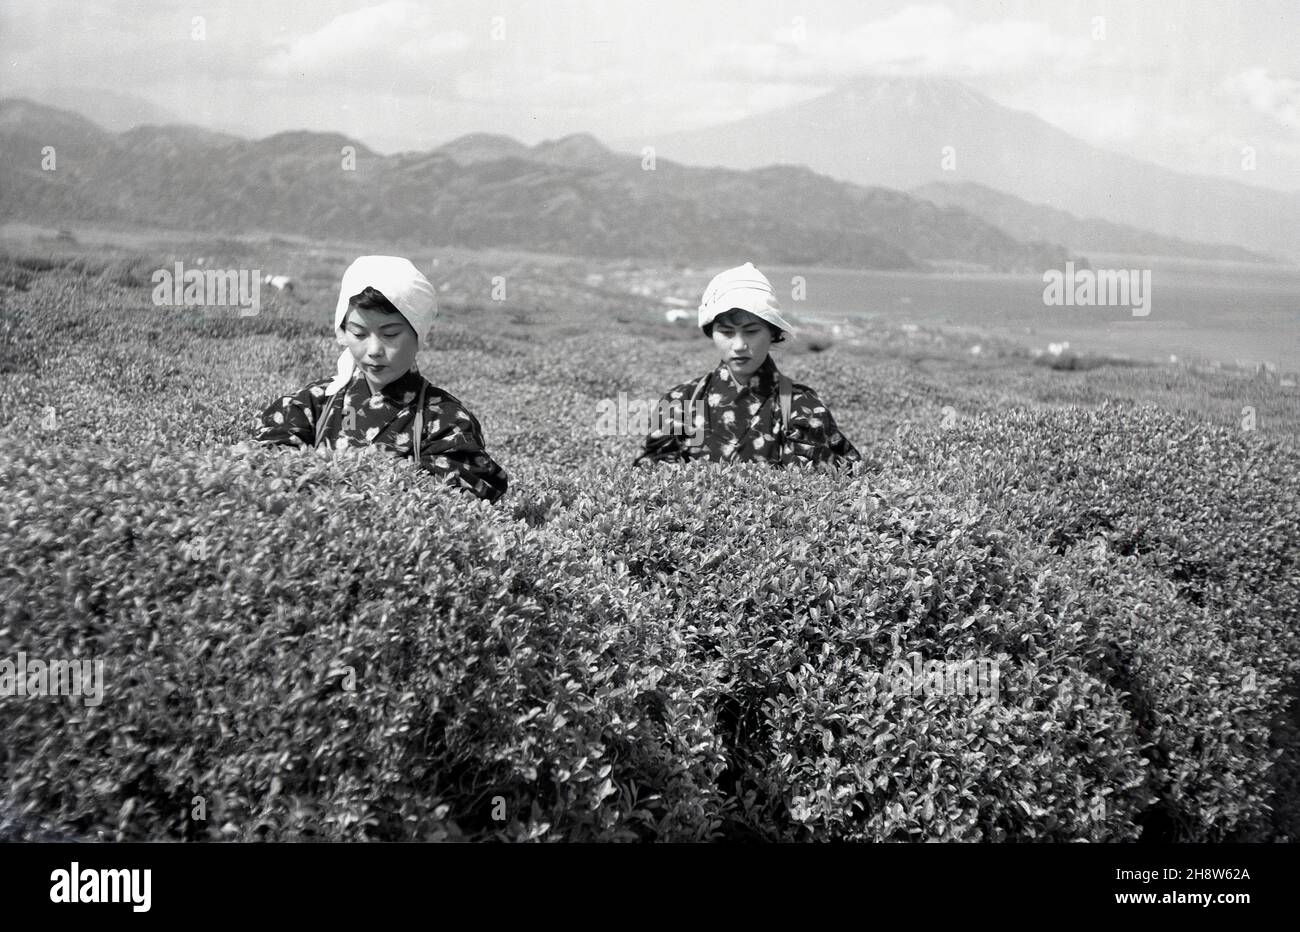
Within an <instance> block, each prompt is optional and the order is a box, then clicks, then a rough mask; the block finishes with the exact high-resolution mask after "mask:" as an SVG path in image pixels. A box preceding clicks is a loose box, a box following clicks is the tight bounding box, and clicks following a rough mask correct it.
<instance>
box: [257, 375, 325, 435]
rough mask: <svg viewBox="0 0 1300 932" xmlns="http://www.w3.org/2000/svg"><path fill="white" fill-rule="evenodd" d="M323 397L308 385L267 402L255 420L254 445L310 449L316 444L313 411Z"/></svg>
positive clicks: (318, 390) (322, 391)
mask: <svg viewBox="0 0 1300 932" xmlns="http://www.w3.org/2000/svg"><path fill="white" fill-rule="evenodd" d="M324 394H325V391H324V389H323V388H322V387H320V386H319V385H308V386H307V387H306V388H303V389H300V390H298V391H296V392H294V393H293V394H292V395H283V396H281V397H280V398H278V399H277V400H275V401H273V402H271V403H270V404H269V405H267V407H266V410H265V411H263V412H262V415H261V417H260V418H259V419H258V423H257V426H256V428H255V430H254V433H253V440H254V442H256V443H260V444H263V445H266V446H291V447H300V448H301V447H311V446H313V445H314V444H315V442H316V416H317V407H318V406H319V404H320V401H319V399H320V398H321V397H323V396H324Z"/></svg>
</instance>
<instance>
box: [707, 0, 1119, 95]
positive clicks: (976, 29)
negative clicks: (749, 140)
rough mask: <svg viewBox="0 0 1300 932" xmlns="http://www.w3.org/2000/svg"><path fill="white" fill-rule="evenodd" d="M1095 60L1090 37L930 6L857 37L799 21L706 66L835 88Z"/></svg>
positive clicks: (1069, 66) (717, 48) (863, 29)
mask: <svg viewBox="0 0 1300 932" xmlns="http://www.w3.org/2000/svg"><path fill="white" fill-rule="evenodd" d="M1093 54H1094V44H1093V42H1092V40H1091V38H1090V37H1089V36H1088V35H1087V34H1080V35H1077V36H1067V35H1063V34H1060V33H1057V32H1054V31H1053V30H1052V29H1051V28H1050V27H1049V26H1048V25H1046V24H1045V23H1041V22H1031V21H1028V20H1012V19H1007V20H1001V21H998V22H985V23H973V22H966V21H964V20H962V19H960V18H959V17H958V16H957V15H956V14H955V13H953V11H952V10H951V9H949V8H948V7H947V6H944V5H941V4H929V5H912V6H908V7H905V8H904V9H902V10H900V11H899V12H897V13H895V14H894V15H893V16H890V17H887V18H885V19H881V20H877V21H875V22H871V23H864V24H861V25H859V26H856V27H854V28H852V29H842V28H839V27H838V26H837V24H836V23H833V22H826V21H817V20H807V21H804V20H802V19H799V20H796V22H795V24H794V26H793V27H792V28H791V29H787V30H785V31H783V32H782V33H780V34H779V35H775V36H773V38H772V39H771V40H770V41H760V42H748V43H746V42H725V43H717V44H715V45H713V46H712V47H711V48H710V49H708V50H706V51H705V53H704V54H703V56H702V59H701V61H702V63H703V65H704V66H705V67H711V68H714V69H717V70H719V71H723V72H734V73H736V74H740V75H745V76H748V77H752V78H768V79H774V78H782V79H787V80H809V81H827V80H829V81H835V80H837V79H842V78H845V77H851V76H854V75H860V74H894V75H911V74H925V75H946V76H950V77H976V76H981V75H993V74H1011V73H1017V72H1036V73H1041V72H1043V71H1046V70H1055V71H1072V70H1075V69H1077V68H1079V67H1081V66H1082V65H1083V64H1084V63H1085V62H1086V61H1088V60H1089V58H1090V57H1091V56H1092V55H1093Z"/></svg>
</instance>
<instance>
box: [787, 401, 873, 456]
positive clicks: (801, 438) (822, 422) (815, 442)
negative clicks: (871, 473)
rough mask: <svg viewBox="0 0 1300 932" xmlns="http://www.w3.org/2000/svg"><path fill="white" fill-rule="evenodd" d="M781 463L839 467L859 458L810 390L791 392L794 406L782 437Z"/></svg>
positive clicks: (823, 405)
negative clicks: (793, 396)
mask: <svg viewBox="0 0 1300 932" xmlns="http://www.w3.org/2000/svg"><path fill="white" fill-rule="evenodd" d="M781 458H782V461H783V462H784V463H787V464H789V465H793V466H801V465H821V464H826V465H831V466H842V465H845V464H847V463H850V462H856V461H858V460H861V459H862V455H861V454H860V453H858V451H857V449H856V448H855V447H854V446H853V444H851V443H849V439H848V438H847V437H845V436H844V434H842V433H841V432H840V429H839V426H838V425H837V424H836V423H835V417H834V415H832V414H831V412H830V409H829V408H827V407H826V405H825V404H824V403H823V402H822V400H821V399H820V398H819V397H817V393H816V392H814V391H813V390H812V389H810V388H806V387H805V388H802V390H800V389H799V388H797V389H796V392H795V406H794V410H793V411H792V412H791V416H790V425H789V427H788V428H787V430H786V434H785V438H784V450H783V455H782V457H781Z"/></svg>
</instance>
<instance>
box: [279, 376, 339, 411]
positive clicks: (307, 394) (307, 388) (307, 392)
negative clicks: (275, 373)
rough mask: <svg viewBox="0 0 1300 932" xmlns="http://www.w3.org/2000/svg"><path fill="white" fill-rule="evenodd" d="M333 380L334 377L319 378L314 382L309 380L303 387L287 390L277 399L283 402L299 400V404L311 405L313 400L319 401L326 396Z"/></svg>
mask: <svg viewBox="0 0 1300 932" xmlns="http://www.w3.org/2000/svg"><path fill="white" fill-rule="evenodd" d="M332 381H334V380H333V379H332V378H324V379H317V380H316V381H314V382H308V383H307V384H306V385H303V386H302V387H301V388H298V389H295V390H294V391H291V392H285V393H284V394H282V395H280V396H279V398H278V399H277V400H278V402H279V403H281V404H283V403H286V402H298V403H299V404H305V405H307V406H309V407H310V406H311V405H312V404H313V402H315V403H319V402H320V400H321V399H323V398H324V397H325V389H326V388H327V387H328V386H329V384H330V382H332Z"/></svg>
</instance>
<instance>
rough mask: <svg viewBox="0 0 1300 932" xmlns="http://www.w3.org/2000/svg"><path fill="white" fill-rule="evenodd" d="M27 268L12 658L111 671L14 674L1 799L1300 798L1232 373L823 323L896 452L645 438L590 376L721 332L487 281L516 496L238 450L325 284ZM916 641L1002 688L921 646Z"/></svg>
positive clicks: (472, 335) (1273, 489)
mask: <svg viewBox="0 0 1300 932" xmlns="http://www.w3.org/2000/svg"><path fill="white" fill-rule="evenodd" d="M233 261H234V260H232V264H233ZM5 268H7V269H8V270H9V271H8V272H6V275H8V276H9V278H7V279H6V278H5V277H4V276H0V303H2V305H3V309H4V312H5V315H4V321H5V326H6V330H5V331H4V333H5V341H4V342H3V343H2V344H0V348H2V349H3V352H4V354H5V355H4V356H3V358H0V393H2V397H0V402H2V403H0V480H2V481H3V488H4V490H5V495H4V496H2V497H0V557H3V559H2V560H0V599H2V600H3V606H4V608H3V612H4V615H3V620H2V622H0V659H2V658H13V657H15V656H16V655H17V653H18V652H20V651H21V652H24V653H26V654H27V655H28V656H29V657H41V658H72V657H78V658H92V657H93V658H100V659H102V660H104V662H105V694H104V701H103V703H102V704H101V705H98V706H92V707H87V706H84V705H83V704H81V703H80V702H79V701H75V700H72V699H66V698H65V699H50V698H44V699H37V698H31V699H27V700H25V701H20V700H19V699H18V698H17V697H5V698H0V734H2V735H3V739H4V740H3V741H0V799H2V800H3V801H4V804H3V806H0V835H4V836H6V837H27V838H36V837H73V838H97V837H101V835H102V837H106V838H117V839H164V838H165V839H184V840H220V839H231V840H255V839H267V840H277V839H294V840H299V839H330V840H363V839H364V840H435V839H474V840H489V839H498V840H525V839H533V840H707V839H755V840H757V839H761V840H774V841H787V840H790V841H793V840H819V841H820V840H869V841H902V840H929V839H935V840H940V839H942V840H962V841H987V840H1016V841H1022V840H1043V841H1066V840H1092V841H1119V840H1135V839H1152V838H1154V839H1166V840H1178V841H1221V840H1263V839H1278V840H1286V839H1289V838H1293V837H1296V836H1295V833H1296V831H1297V827H1296V823H1295V819H1296V817H1297V813H1296V808H1297V807H1296V806H1295V804H1294V797H1295V787H1296V785H1298V784H1297V774H1298V773H1300V745H1298V744H1297V742H1296V734H1297V729H1296V728H1295V727H1294V719H1293V718H1290V717H1288V716H1289V713H1290V709H1289V703H1290V702H1291V701H1292V698H1293V696H1294V684H1295V683H1296V680H1297V675H1300V643H1298V642H1297V633H1296V630H1295V625H1294V622H1295V618H1296V617H1297V616H1298V615H1300V593H1298V592H1297V587H1298V586H1300V572H1298V568H1297V566H1296V560H1297V547H1296V540H1297V537H1298V536H1300V534H1298V531H1300V513H1298V511H1297V490H1298V480H1297V478H1296V477H1297V475H1298V471H1297V469H1296V466H1297V456H1296V442H1295V436H1294V435H1292V434H1291V433H1288V432H1278V431H1274V432H1265V431H1260V432H1256V433H1250V432H1243V431H1241V430H1239V429H1234V428H1233V427H1229V426H1227V425H1228V424H1231V423H1232V420H1231V416H1232V414H1233V411H1234V408H1235V407H1236V406H1237V405H1238V403H1239V401H1240V398H1241V397H1242V396H1241V394H1240V391H1241V390H1240V388H1239V387H1237V386H1235V383H1233V384H1229V383H1227V382H1225V383H1223V384H1222V385H1220V386H1219V387H1216V388H1213V390H1212V391H1211V392H1210V395H1212V396H1214V397H1218V398H1221V399H1222V400H1223V402H1224V405H1225V407H1224V408H1222V411H1223V412H1224V416H1223V417H1222V418H1219V419H1218V420H1217V421H1216V420H1215V419H1212V418H1208V417H1202V416H1193V415H1190V414H1188V413H1181V414H1180V413H1177V412H1176V411H1174V410H1171V406H1164V407H1154V406H1149V405H1148V406H1143V405H1138V404H1134V403H1132V401H1131V400H1123V399H1117V398H1116V397H1115V395H1114V391H1115V389H1114V385H1115V384H1116V383H1115V381H1114V380H1115V379H1116V378H1117V377H1116V376H1115V375H1114V373H1111V372H1108V371H1107V370H1106V369H1104V368H1102V369H1095V370H1088V371H1086V372H1061V373H1052V372H1051V371H1050V370H1045V369H1039V368H1037V367H1034V366H1032V364H1031V363H1029V362H1028V361H1022V365H1021V367H1020V368H1016V366H1015V364H1013V363H1008V362H1006V361H1003V362H1002V363H1000V364H999V366H1000V368H988V367H984V368H977V369H960V370H953V371H955V372H957V375H956V376H954V378H953V379H952V380H950V381H945V380H944V378H943V377H942V374H935V373H932V372H931V371H929V370H928V369H926V368H924V367H923V366H918V365H916V364H915V363H914V362H913V361H908V360H907V359H901V358H898V357H886V358H855V357H853V356H850V355H847V354H841V353H838V352H837V351H835V350H831V351H829V352H823V353H819V354H812V355H791V356H790V357H789V358H788V363H787V360H786V359H784V358H783V359H782V360H781V364H782V366H783V368H785V369H786V370H787V371H789V372H790V373H791V374H792V376H793V377H795V378H796V379H800V380H802V381H807V382H809V383H810V384H812V385H814V386H815V387H816V388H817V389H818V390H819V392H821V394H822V395H823V397H825V398H826V399H827V400H828V403H829V404H830V405H831V407H832V409H833V410H834V411H835V413H836V417H837V420H839V421H840V423H841V425H842V426H843V427H844V429H845V431H846V433H848V435H849V436H850V437H851V438H852V439H853V440H854V441H855V442H857V443H858V445H859V447H860V448H861V449H862V451H863V453H864V455H865V459H866V462H864V463H863V464H861V465H859V466H857V467H854V468H853V469H851V470H849V471H847V472H845V473H842V474H836V473H823V472H816V471H800V470H787V471H772V470H768V469H764V468H760V467H755V466H732V467H724V466H717V465H707V464H695V465H693V466H691V467H679V466H660V467H658V468H655V469H649V470H633V469H630V468H629V462H630V459H631V457H632V456H633V455H634V453H635V451H636V448H637V446H638V443H639V437H635V436H612V437H608V436H601V435H599V434H598V433H597V431H596V427H595V424H596V420H597V419H596V416H595V412H596V404H597V402H598V401H599V400H601V399H611V398H613V397H615V396H616V395H617V393H618V392H620V391H625V392H627V393H628V395H629V396H631V397H634V398H656V397H658V395H659V394H660V393H661V392H662V390H663V389H665V388H666V387H667V386H668V385H670V384H673V383H674V382H676V381H680V380H681V378H680V377H679V373H680V372H681V371H682V370H683V366H684V365H686V367H687V368H688V369H689V368H690V367H693V366H694V365H695V363H693V362H691V363H687V364H684V363H683V360H682V356H683V353H687V352H695V351H697V350H698V351H699V353H700V358H701V359H704V360H707V357H708V352H707V347H704V348H703V349H700V348H699V347H695V348H694V349H691V350H689V351H688V350H686V349H685V348H684V347H685V346H686V344H682V343H680V342H674V341H673V340H668V339H664V340H659V339H657V338H656V337H655V336H654V335H653V334H651V333H650V332H648V331H646V328H641V330H637V329H636V328H628V329H616V330H614V331H613V332H608V333H606V332H597V333H594V334H590V335H587V336H580V335H576V334H574V333H573V332H571V328H572V318H567V319H565V320H564V321H563V322H562V324H557V325H556V329H554V330H548V329H547V328H546V326H545V325H542V324H538V325H537V329H534V325H532V324H531V323H530V324H529V327H528V328H525V332H523V333H515V332H511V330H510V328H509V327H505V326H503V325H501V323H500V320H497V319H495V318H493V317H492V316H491V315H492V313H493V312H492V311H491V309H489V308H486V307H484V306H481V305H475V304H471V303H467V304H463V305H459V304H456V303H454V302H453V303H451V304H449V305H448V308H447V311H448V313H447V315H446V317H445V318H444V319H443V320H440V322H439V325H438V330H437V331H436V332H435V335H436V337H437V339H436V341H435V343H434V345H432V346H430V347H427V348H424V349H422V350H421V354H420V363H421V367H422V371H424V372H426V374H428V375H429V377H430V378H431V379H432V380H433V381H435V382H436V383H438V384H441V385H444V386H445V387H447V388H449V389H450V390H451V391H453V392H454V393H456V394H457V395H458V396H459V397H462V398H464V399H465V400H466V401H467V403H468V404H469V406H470V407H471V409H472V410H474V411H475V413H476V414H477V415H478V416H479V418H480V420H481V421H482V422H483V424H484V426H485V430H486V433H487V438H488V444H489V449H490V450H491V451H492V453H493V454H494V455H495V456H496V457H497V458H498V459H499V460H500V461H501V462H502V463H503V465H505V466H506V468H507V469H508V470H509V471H510V473H511V492H510V494H509V495H508V496H507V498H505V499H504V500H503V501H502V502H500V503H499V504H498V505H496V506H489V505H486V504H484V503H480V502H477V501H475V500H473V499H468V498H466V497H463V496H461V495H459V494H456V493H454V492H452V491H450V490H448V489H445V488H442V487H440V486H438V485H437V484H436V483H435V482H433V481H432V480H430V479H428V478H427V477H425V476H423V475H422V474H418V473H414V472H413V471H411V470H410V469H409V466H408V465H407V464H405V463H401V462H398V461H393V460H390V459H388V458H386V457H383V456H378V455H372V454H367V453H365V452H364V451H361V452H354V453H350V454H346V455H340V456H332V455H327V454H325V453H324V452H322V453H320V454H316V453H312V452H301V453H300V452H295V451H287V450H286V451H274V450H257V449H253V450H247V449H239V448H231V446H230V445H231V444H234V443H237V442H239V441H241V440H245V439H247V437H248V435H249V429H250V421H251V419H252V417H253V416H254V415H255V414H256V413H257V412H258V411H260V409H261V407H262V406H263V405H264V404H265V403H266V402H267V401H269V400H270V399H271V398H273V397H275V396H276V394H277V393H279V392H282V391H284V390H286V389H288V388H291V387H297V386H299V385H301V384H303V383H305V382H306V381H308V380H310V379H312V378H318V377H319V376H320V375H321V374H323V373H324V372H328V371H329V369H330V368H332V356H333V354H334V352H335V347H334V346H333V344H332V342H331V340H330V337H329V333H328V313H326V311H327V310H328V308H326V311H322V310H321V307H322V306H324V305H329V306H332V296H328V295H325V296H323V297H322V296H321V295H317V294H314V292H312V286H311V285H310V284H309V285H308V286H306V287H304V288H303V289H302V290H303V292H304V303H303V304H302V305H301V306H300V305H298V304H296V303H283V304H279V303H276V304H268V305H267V306H265V307H264V308H263V312H262V314H261V315H259V317H258V318H246V319H238V318H236V317H226V318H222V317H221V316H220V315H214V314H212V313H210V312H205V313H199V312H191V311H192V309H167V308H155V307H154V306H153V305H152V303H151V302H150V301H149V297H148V289H147V286H141V285H139V284H138V283H137V284H133V282H134V281H135V279H136V278H138V277H139V275H140V274H142V273H141V269H143V270H144V273H143V274H144V277H145V280H146V281H147V269H148V266H147V265H141V264H140V263H138V262H132V261H127V260H117V259H114V260H111V261H108V260H106V261H105V262H104V263H94V262H81V263H77V262H72V263H65V264H63V265H60V264H59V263H58V262H56V261H54V260H50V264H49V265H42V263H41V262H40V261H37V262H35V263H29V264H21V263H15V262H10V263H8V264H7V265H5ZM124 270H128V271H129V270H134V271H129V274H128V271H124ZM19 273H22V274H19ZM24 276H28V277H24ZM305 277H306V279H307V281H308V282H311V281H313V280H314V279H313V278H312V276H310V275H309V276H305ZM7 281H12V282H13V284H11V285H10V286H9V287H8V288H6V287H5V283H6V282H7ZM19 282H21V287H20V285H19ZM24 289H25V290H24ZM322 320H325V321H326V323H325V324H324V325H322ZM642 331H646V332H642ZM548 333H554V334H555V336H554V338H553V339H546V338H545V337H546V334H548ZM904 342H906V341H904ZM957 352H960V348H959V349H958V350H957ZM707 364H708V363H707V361H706V362H705V365H707ZM955 365H960V366H967V365H968V364H967V363H966V362H965V361H959V362H958V363H956V364H955ZM700 371H703V367H702V366H701V367H700ZM1047 378H1056V379H1059V380H1078V381H1074V382H1067V381H1059V382H1050V383H1049V382H1037V381H1035V380H1039V379H1047ZM1125 378H1131V379H1132V380H1133V382H1132V383H1131V384H1133V385H1135V386H1139V387H1140V392H1141V393H1146V392H1147V391H1148V385H1149V384H1150V382H1149V379H1150V376H1149V375H1148V374H1147V373H1146V372H1145V371H1144V370H1128V373H1127V374H1126V375H1125ZM981 379H982V380H985V383H986V384H981V383H980V382H978V381H977V380H981ZM1198 384H1199V383H1198ZM1025 385H1030V386H1038V387H1036V388H1034V389H1033V390H1034V391H1035V392H1037V393H1038V394H1037V395H1035V396H1034V397H1032V398H1025V397H1022V396H1020V395H1017V394H1016V393H1017V392H1019V391H1022V390H1026V389H1025V388H1024V386H1025ZM990 386H992V387H991V388H990ZM1183 388H1185V386H1182V385H1180V389H1179V390H1182V389H1183ZM1256 391H1258V389H1256ZM1004 397H1014V398H1018V399H1020V401H1019V402H1018V403H1016V404H1013V405H1008V404H1006V403H1004V402H1003V401H1002V400H1001V399H1002V398H1004ZM1063 399H1064V400H1066V401H1069V402H1070V404H1071V406H1070V407H1068V408H1064V409H1061V408H1058V407H1053V405H1055V404H1057V403H1059V402H1060V401H1061V400H1063ZM1096 401H1100V402H1101V403H1100V404H1095V405H1093V404H1092V403H1093V402H1096ZM1199 403H1200V402H1198V404H1199ZM945 404H952V405H954V407H955V409H956V410H958V411H960V412H963V413H962V415H961V416H960V417H958V418H957V419H956V420H955V421H953V422H941V420H940V418H939V417H938V413H939V410H940V409H941V408H942V407H943V405H945ZM1258 404H1259V405H1260V408H1261V411H1266V410H1267V411H1269V412H1288V411H1290V409H1291V406H1292V402H1291V401H1289V400H1287V399H1285V398H1283V397H1281V396H1273V395H1264V396H1263V397H1261V398H1260V399H1259V400H1258ZM1172 407H1176V406H1172ZM51 413H52V414H53V417H51V416H50V415H51ZM1265 423H1268V421H1265ZM924 661H937V662H941V663H948V664H960V663H967V662H970V663H982V664H984V665H985V666H986V667H992V668H994V669H996V670H997V673H998V678H997V680H996V683H995V688H994V689H987V688H983V689H980V690H975V691H967V692H959V693H957V694H954V693H953V692H952V691H946V692H943V693H942V694H935V692H934V691H927V690H921V691H920V692H916V691H911V690H908V689H906V688H901V689H900V688H899V687H898V684H897V683H896V682H894V681H892V680H891V679H890V671H891V670H895V669H896V668H897V664H898V663H904V664H912V663H914V662H916V663H919V662H924ZM994 665H995V666H994ZM989 685H990V684H989V683H987V682H984V683H983V686H985V687H987V686H989ZM196 814H197V815H201V816H203V817H202V818H198V817H196Z"/></svg>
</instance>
